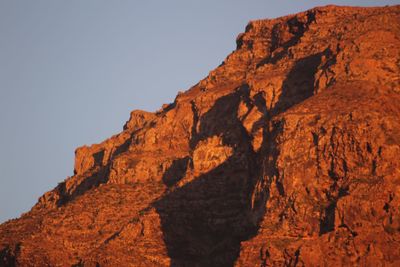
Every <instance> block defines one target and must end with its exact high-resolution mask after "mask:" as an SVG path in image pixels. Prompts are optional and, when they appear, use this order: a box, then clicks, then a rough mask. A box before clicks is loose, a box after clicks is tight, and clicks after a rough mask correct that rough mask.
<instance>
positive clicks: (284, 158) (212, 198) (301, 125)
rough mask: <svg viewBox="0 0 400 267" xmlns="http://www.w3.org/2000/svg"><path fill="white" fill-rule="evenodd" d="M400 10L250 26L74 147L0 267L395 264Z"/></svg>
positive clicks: (5, 231) (3, 247) (16, 226)
mask: <svg viewBox="0 0 400 267" xmlns="http://www.w3.org/2000/svg"><path fill="white" fill-rule="evenodd" d="M399 21H400V6H392V7H379V8H356V7H337V6H326V7H319V8H315V9H311V10H309V11H306V12H303V13H299V14H295V15H290V16H286V17H282V18H278V19H273V20H257V21H252V22H250V23H249V24H248V26H247V27H246V31H245V32H244V33H242V34H240V35H239V36H238V38H237V49H236V50H235V51H234V52H233V53H232V54H230V55H229V56H228V57H227V58H226V60H225V61H224V63H223V64H222V65H221V66H219V67H218V68H216V69H215V70H213V71H211V72H210V75H209V76H207V77H206V78H205V79H203V80H202V81H200V82H199V83H198V84H197V85H195V86H193V87H192V88H190V89H189V90H188V91H186V92H181V93H179V94H178V96H177V97H176V99H175V101H174V103H172V104H167V105H164V106H163V107H162V109H161V110H160V111H158V112H156V113H148V112H144V111H134V112H132V113H131V117H130V119H129V121H128V122H127V123H126V124H125V126H124V130H123V131H122V132H121V133H120V134H117V135H115V136H113V137H111V138H109V139H107V140H106V141H104V142H103V143H101V144H97V145H92V146H90V147H87V146H84V147H81V148H78V149H77V150H76V158H75V174H74V176H72V177H69V178H67V179H66V180H65V181H64V182H62V183H60V184H59V185H58V186H57V187H56V188H55V189H54V190H52V191H50V192H48V193H46V194H44V196H42V197H41V198H40V199H39V202H38V203H37V204H36V205H35V206H34V208H33V209H32V210H31V211H30V212H28V213H26V214H23V215H22V216H21V217H20V218H18V219H15V220H10V221H8V222H6V223H4V224H2V225H1V226H0V265H1V266H15V265H18V266H47V265H50V266H72V265H73V266H282V265H284V266H338V265H343V266H398V265H400V209H399V207H400V180H399V177H400V161H399V155H400V134H399V130H400V105H399V103H400V82H399V81H400V80H399V73H400V70H399V68H400V66H399V62H400V57H399V56H400V23H399Z"/></svg>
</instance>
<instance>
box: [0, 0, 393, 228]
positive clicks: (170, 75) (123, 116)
mask: <svg viewBox="0 0 400 267" xmlns="http://www.w3.org/2000/svg"><path fill="white" fill-rule="evenodd" d="M399 3H400V1H293V0H291V1H289V0H279V1H259V0H251V1H243V0H241V1H239V0H226V1H225V0H220V1H216V0H203V1H188V0H182V1H171V0H170V1H162V0H159V1H153V0H147V1H134V0H131V1H123V0H118V1H105V0H104V1H103V0H85V1H81V0H79V1H78V0H71V1H58V0H47V1H43V0H35V1H30V0H26V1H20V0H7V1H6V0H0V222H3V221H5V220H7V219H10V218H14V217H18V216H20V214H21V213H22V212H26V211H28V210H29V209H30V208H31V207H32V206H33V205H34V203H35V202H36V201H37V199H38V198H39V197H40V196H41V195H42V194H43V193H44V192H46V191H48V190H50V189H52V188H54V187H55V186H56V185H57V183H58V182H61V181H62V180H64V179H65V178H66V177H67V176H69V175H72V173H73V160H74V151H75V148H77V147H78V146H82V145H84V144H92V143H97V142H100V141H102V140H104V139H105V138H108V137H110V136H111V135H112V134H115V133H118V132H119V131H121V129H122V126H123V124H124V123H125V121H126V120H127V119H128V117H129V113H130V111H131V110H133V109H144V110H148V111H154V110H157V109H158V108H159V107H160V106H161V105H162V104H163V103H169V102H172V101H173V99H174V98H175V95H176V93H177V92H178V91H179V90H186V89H188V88H189V87H190V86H192V85H194V84H196V83H197V82H198V81H199V80H200V79H202V78H203V77H205V76H206V75H207V74H208V72H209V71H210V70H212V69H213V68H215V67H216V66H218V65H219V64H220V63H221V62H222V61H223V59H224V58H225V57H226V56H227V55H228V54H229V53H230V52H231V51H232V50H234V49H235V38H236V36H237V35H238V34H239V33H240V32H242V31H244V28H245V26H246V24H247V22H248V21H249V20H253V19H260V18H274V17H278V16H282V15H287V14H290V13H296V12H299V11H303V10H306V9H309V8H311V7H314V6H320V5H326V4H338V5H362V6H373V5H386V4H390V5H392V4H399Z"/></svg>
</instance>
